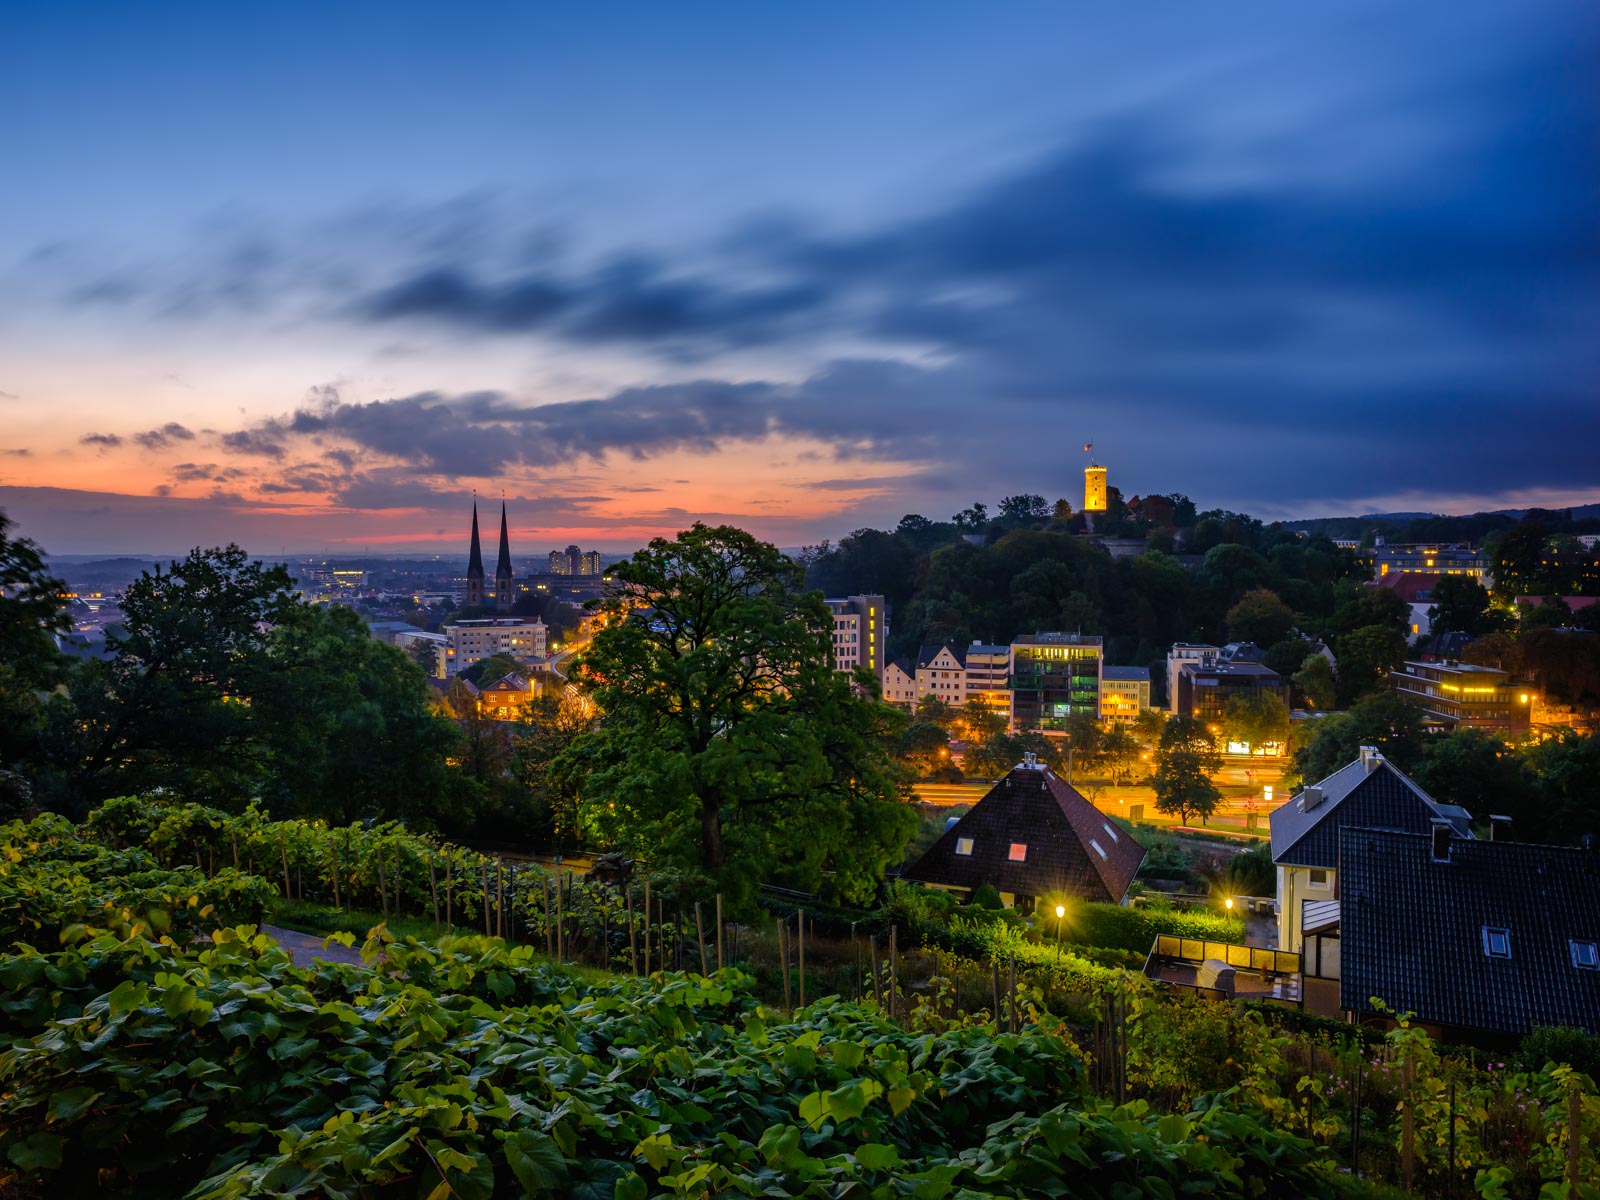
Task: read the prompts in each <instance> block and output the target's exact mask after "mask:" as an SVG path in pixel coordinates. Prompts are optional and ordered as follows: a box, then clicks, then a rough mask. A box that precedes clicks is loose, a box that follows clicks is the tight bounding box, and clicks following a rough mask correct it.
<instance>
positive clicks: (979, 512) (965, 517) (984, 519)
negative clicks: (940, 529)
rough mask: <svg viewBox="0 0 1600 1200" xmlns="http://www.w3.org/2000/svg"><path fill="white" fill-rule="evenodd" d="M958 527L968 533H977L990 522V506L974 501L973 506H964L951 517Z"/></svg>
mask: <svg viewBox="0 0 1600 1200" xmlns="http://www.w3.org/2000/svg"><path fill="white" fill-rule="evenodd" d="M950 520H951V521H953V522H954V523H955V525H956V528H958V529H961V530H964V531H966V532H968V533H976V532H977V531H979V530H981V529H982V528H983V527H984V526H986V525H987V524H988V523H989V506H988V505H987V504H978V503H974V504H973V506H972V507H971V508H963V509H962V510H961V511H960V512H958V513H957V514H956V515H955V516H953V517H951V518H950Z"/></svg>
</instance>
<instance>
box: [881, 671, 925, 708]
mask: <svg viewBox="0 0 1600 1200" xmlns="http://www.w3.org/2000/svg"><path fill="white" fill-rule="evenodd" d="M883 698H884V699H885V700H886V701H888V702H889V703H890V704H897V705H899V706H900V707H901V708H906V709H910V710H912V711H913V712H915V711H916V707H917V668H916V666H915V664H913V663H912V661H911V660H910V659H909V658H891V659H890V660H889V661H888V662H886V663H884V665H883Z"/></svg>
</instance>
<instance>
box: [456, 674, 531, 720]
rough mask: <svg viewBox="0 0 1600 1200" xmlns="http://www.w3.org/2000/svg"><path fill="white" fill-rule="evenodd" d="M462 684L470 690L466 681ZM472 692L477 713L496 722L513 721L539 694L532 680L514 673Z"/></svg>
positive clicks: (470, 686) (473, 689) (469, 685)
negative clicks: (476, 705)
mask: <svg viewBox="0 0 1600 1200" xmlns="http://www.w3.org/2000/svg"><path fill="white" fill-rule="evenodd" d="M462 683H464V684H466V686H467V687H469V688H472V685H471V684H470V683H467V681H466V680H462ZM472 691H473V692H474V694H475V695H474V699H475V700H476V701H477V704H478V712H479V713H480V714H482V715H483V716H486V717H491V718H493V719H494V720H496V721H515V720H516V719H517V718H518V717H520V716H521V715H522V714H523V712H524V711H526V709H527V707H528V705H529V704H530V703H531V702H532V701H533V698H534V697H535V696H537V695H538V694H539V691H538V688H536V687H535V686H534V684H533V681H532V680H530V679H529V678H528V677H527V676H526V675H521V674H518V673H516V672H512V673H511V674H509V675H503V676H501V677H500V678H499V679H496V680H495V681H494V682H493V683H488V684H484V685H483V686H482V687H478V688H472Z"/></svg>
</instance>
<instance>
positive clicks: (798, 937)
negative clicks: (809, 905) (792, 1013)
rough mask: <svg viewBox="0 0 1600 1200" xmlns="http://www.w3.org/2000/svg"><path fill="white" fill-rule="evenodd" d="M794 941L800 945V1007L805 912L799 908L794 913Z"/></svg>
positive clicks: (803, 983) (803, 990)
mask: <svg viewBox="0 0 1600 1200" xmlns="http://www.w3.org/2000/svg"><path fill="white" fill-rule="evenodd" d="M794 934H795V941H796V942H798V943H799V946H800V963H799V970H800V1007H801V1008H804V1007H805V1006H806V914H805V910H804V909H801V910H800V911H799V912H797V913H795V914H794Z"/></svg>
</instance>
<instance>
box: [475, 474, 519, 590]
mask: <svg viewBox="0 0 1600 1200" xmlns="http://www.w3.org/2000/svg"><path fill="white" fill-rule="evenodd" d="M478 573H479V574H480V575H481V574H482V573H483V568H482V567H481V566H480V567H479V568H478ZM512 585H513V580H512V578H511V538H510V537H509V536H508V535H507V533H506V502H505V501H504V500H502V501H500V561H499V562H498V563H496V564H495V568H494V610H495V612H502V613H508V612H510V611H511V603H512V601H513V600H515V599H516V589H515V587H513V586H512Z"/></svg>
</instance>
